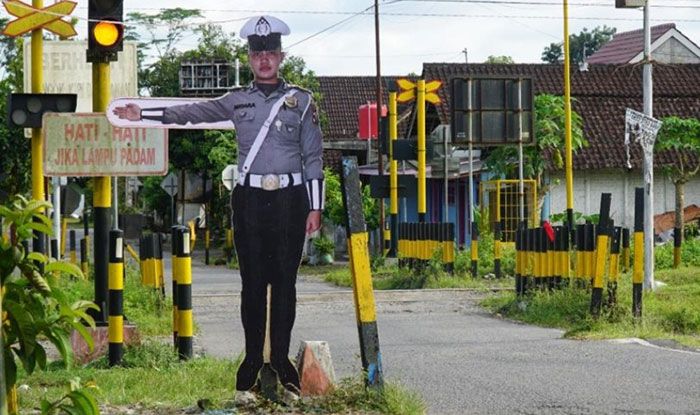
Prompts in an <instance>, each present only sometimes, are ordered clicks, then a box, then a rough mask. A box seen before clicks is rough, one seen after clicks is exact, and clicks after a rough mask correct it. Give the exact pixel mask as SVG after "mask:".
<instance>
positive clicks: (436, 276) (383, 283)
mask: <svg viewBox="0 0 700 415" xmlns="http://www.w3.org/2000/svg"><path fill="white" fill-rule="evenodd" d="M439 268H440V267H436V266H431V265H430V264H429V265H428V267H426V269H425V270H423V271H412V270H410V269H408V268H401V267H398V266H382V267H379V268H378V269H376V270H374V271H373V272H372V285H373V286H374V289H375V290H396V289H420V288H432V289H435V288H470V289H475V290H480V291H490V290H493V289H500V288H512V287H514V286H515V281H514V279H513V278H512V277H504V278H499V279H496V278H482V277H479V278H472V277H471V276H470V275H469V274H466V273H461V274H458V273H457V272H455V274H454V275H450V274H448V273H446V272H444V271H442V270H441V269H439ZM324 280H325V281H326V282H329V283H331V284H335V285H337V286H340V287H351V286H352V275H351V272H350V269H348V268H342V269H336V270H332V271H330V272H328V273H327V274H326V275H325V276H324Z"/></svg>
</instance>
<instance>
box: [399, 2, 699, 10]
mask: <svg viewBox="0 0 700 415" xmlns="http://www.w3.org/2000/svg"><path fill="white" fill-rule="evenodd" d="M404 1H412V2H420V3H475V4H495V5H525V6H557V7H561V6H562V3H561V2H546V1H525V0H404ZM569 6H580V7H611V6H610V4H609V3H569ZM653 8H655V9H656V8H659V9H700V6H686V5H676V4H654V5H653Z"/></svg>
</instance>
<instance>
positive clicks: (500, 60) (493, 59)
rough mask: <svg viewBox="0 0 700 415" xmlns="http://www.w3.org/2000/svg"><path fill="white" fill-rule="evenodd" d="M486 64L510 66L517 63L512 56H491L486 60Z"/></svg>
mask: <svg viewBox="0 0 700 415" xmlns="http://www.w3.org/2000/svg"><path fill="white" fill-rule="evenodd" d="M484 63H491V64H510V63H515V61H514V60H513V58H511V57H510V56H506V55H500V56H496V55H490V56H489V57H488V58H486V62H484Z"/></svg>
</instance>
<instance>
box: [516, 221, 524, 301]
mask: <svg viewBox="0 0 700 415" xmlns="http://www.w3.org/2000/svg"><path fill="white" fill-rule="evenodd" d="M522 266H523V229H522V228H521V227H520V226H518V228H517V229H516V230H515V294H517V295H518V297H522V295H523V294H524V292H523V291H524V290H523V270H522Z"/></svg>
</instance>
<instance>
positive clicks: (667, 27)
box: [586, 23, 700, 65]
mask: <svg viewBox="0 0 700 415" xmlns="http://www.w3.org/2000/svg"><path fill="white" fill-rule="evenodd" d="M650 29H651V56H652V58H653V59H654V60H655V61H656V62H660V63H667V64H674V63H700V47H699V46H698V45H697V44H695V43H694V42H693V41H692V40H690V39H689V38H688V37H686V36H685V35H684V34H683V33H681V32H680V31H679V30H678V29H676V25H675V23H666V24H662V25H658V26H652V27H651V28H650ZM642 59H644V32H643V30H642V29H639V30H632V31H630V32H622V33H617V34H615V35H614V36H613V38H612V39H611V40H610V41H609V42H608V43H606V44H604V45H603V47H601V48H600V49H599V50H597V51H596V52H595V53H594V54H593V55H591V56H589V57H588V59H587V60H586V62H587V63H589V64H601V63H603V64H606V63H607V64H618V65H622V64H626V63H639V62H641V61H642Z"/></svg>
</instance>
